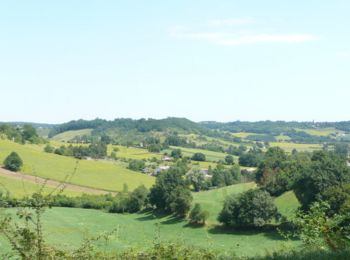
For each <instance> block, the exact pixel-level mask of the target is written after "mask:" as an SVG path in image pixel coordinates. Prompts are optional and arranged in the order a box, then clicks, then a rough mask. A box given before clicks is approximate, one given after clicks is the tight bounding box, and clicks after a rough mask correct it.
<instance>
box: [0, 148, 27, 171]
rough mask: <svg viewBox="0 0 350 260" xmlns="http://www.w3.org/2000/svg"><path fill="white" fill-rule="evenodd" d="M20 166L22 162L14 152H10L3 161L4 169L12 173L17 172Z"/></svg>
mask: <svg viewBox="0 0 350 260" xmlns="http://www.w3.org/2000/svg"><path fill="white" fill-rule="evenodd" d="M22 166H23V161H22V159H21V157H19V155H18V154H17V153H16V152H12V153H11V154H10V155H9V156H7V157H6V158H5V160H4V167H5V169H7V170H10V171H13V172H17V171H19V170H20V169H21V167H22Z"/></svg>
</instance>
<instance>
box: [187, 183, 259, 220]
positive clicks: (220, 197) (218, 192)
mask: <svg viewBox="0 0 350 260" xmlns="http://www.w3.org/2000/svg"><path fill="white" fill-rule="evenodd" d="M255 187H256V184H255V183H253V182H250V183H242V184H236V185H231V186H227V187H223V188H220V189H214V190H209V191H201V192H196V193H193V199H194V203H199V204H201V206H202V207H203V209H205V210H208V211H209V214H210V215H209V219H208V224H218V221H217V219H216V218H217V216H218V215H219V212H220V211H221V209H222V205H223V202H224V199H225V198H226V196H228V195H230V194H239V193H242V192H244V191H247V190H250V189H253V188H255Z"/></svg>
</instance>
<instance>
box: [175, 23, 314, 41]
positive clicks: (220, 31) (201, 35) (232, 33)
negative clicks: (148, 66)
mask: <svg viewBox="0 0 350 260" xmlns="http://www.w3.org/2000/svg"><path fill="white" fill-rule="evenodd" d="M252 23H254V19H252V18H233V19H224V20H210V21H209V22H208V25H212V26H215V28H214V29H213V28H212V27H210V26H209V27H206V28H202V29H201V30H193V29H189V28H185V27H174V28H172V29H171V30H170V33H169V35H170V37H173V38H177V39H189V40H203V41H207V42H210V43H213V44H216V45H226V46H237V45H248V44H268V43H271V44H272V43H285V44H287V43H290V44H291V43H303V42H308V41H313V40H317V38H318V37H316V36H315V35H313V34H309V33H262V32H256V30H254V31H253V30H252V29H251V30H248V31H247V29H246V28H245V30H244V31H242V30H241V26H243V25H247V24H252Z"/></svg>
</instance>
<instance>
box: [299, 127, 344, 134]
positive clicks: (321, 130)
mask: <svg viewBox="0 0 350 260" xmlns="http://www.w3.org/2000/svg"><path fill="white" fill-rule="evenodd" d="M295 130H297V131H301V132H305V133H307V134H309V135H317V136H329V135H331V134H335V133H337V132H339V130H336V129H335V128H317V129H299V128H298V129H295Z"/></svg>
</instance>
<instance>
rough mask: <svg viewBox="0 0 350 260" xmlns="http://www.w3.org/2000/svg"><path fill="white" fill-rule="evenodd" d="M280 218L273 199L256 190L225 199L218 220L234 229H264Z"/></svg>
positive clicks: (267, 194) (266, 193)
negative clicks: (273, 220)
mask: <svg viewBox="0 0 350 260" xmlns="http://www.w3.org/2000/svg"><path fill="white" fill-rule="evenodd" d="M277 216H278V212H277V208H276V206H275V204H274V202H273V199H272V197H271V196H270V194H269V193H268V192H266V191H263V190H259V189H255V190H249V191H247V192H245V193H242V194H240V195H238V196H237V195H235V194H234V195H231V196H229V197H227V198H226V199H225V202H224V207H223V209H222V211H221V212H220V215H219V217H218V220H219V221H220V222H221V223H224V224H225V225H227V226H233V227H244V228H247V227H262V226H264V225H266V224H267V223H269V222H270V221H271V220H272V219H273V218H276V217H277Z"/></svg>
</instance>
